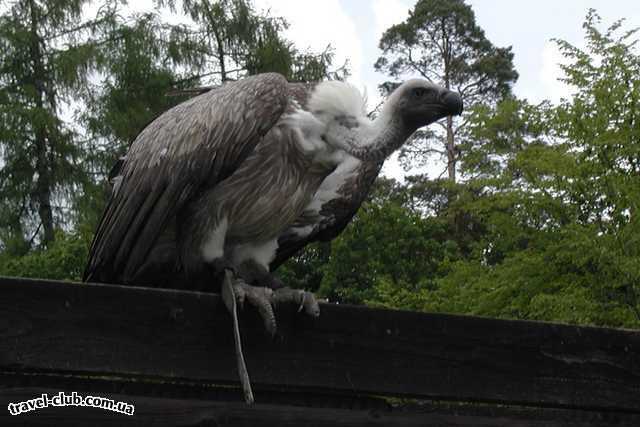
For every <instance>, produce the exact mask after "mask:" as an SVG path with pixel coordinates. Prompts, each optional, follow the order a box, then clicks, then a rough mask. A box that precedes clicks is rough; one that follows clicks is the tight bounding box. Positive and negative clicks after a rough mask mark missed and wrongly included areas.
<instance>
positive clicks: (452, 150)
mask: <svg viewBox="0 0 640 427" xmlns="http://www.w3.org/2000/svg"><path fill="white" fill-rule="evenodd" d="M456 162H457V159H456V144H455V140H454V138H453V118H452V117H451V116H447V171H448V172H449V180H450V181H451V182H456Z"/></svg>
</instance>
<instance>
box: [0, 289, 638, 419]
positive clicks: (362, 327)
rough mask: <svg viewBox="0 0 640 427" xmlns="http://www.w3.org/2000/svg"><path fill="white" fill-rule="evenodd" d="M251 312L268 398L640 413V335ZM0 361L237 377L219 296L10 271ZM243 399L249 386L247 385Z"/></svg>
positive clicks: (3, 296)
mask: <svg viewBox="0 0 640 427" xmlns="http://www.w3.org/2000/svg"><path fill="white" fill-rule="evenodd" d="M321 311H322V313H321V316H320V318H319V319H317V320H313V319H309V318H307V317H305V316H304V315H301V314H298V313H296V311H295V309H294V308H293V307H281V309H280V310H279V311H278V321H279V326H280V335H279V336H278V337H277V338H276V339H275V340H271V339H269V338H267V337H266V336H265V334H264V332H263V329H262V324H261V321H260V319H259V318H258V316H257V314H256V313H255V311H254V310H252V309H250V308H248V309H246V310H245V312H244V313H243V314H242V315H241V328H242V331H243V340H244V342H243V345H244V350H245V356H246V360H247V366H248V369H249V374H250V375H251V379H252V382H253V385H254V389H255V391H256V400H257V402H258V403H260V399H261V394H262V395H263V396H264V395H265V394H268V393H269V392H270V391H272V390H280V391H288V392H300V393H302V392H304V393H338V394H342V395H343V396H363V395H383V396H400V397H413V398H421V399H439V400H451V401H464V402H498V403H502V404H509V405H527V406H535V407H547V408H580V409H586V410H595V411H601V410H602V411H617V412H621V413H631V414H632V413H640V333H638V332H637V331H629V330H614V329H604V328H590V327H576V326H569V325H559V324H550V323H538V322H523V321H506V320H496V319H487V318H479V317H468V316H453V315H442V314H427V313H414V312H403V311H391V310H379V309H370V308H365V307H355V306H346V305H330V304H324V305H322V307H321ZM0 369H1V370H2V371H3V372H4V373H6V374H12V375H14V376H15V375H32V374H34V373H40V374H42V373H45V374H46V373H58V374H60V373H64V374H67V375H70V376H82V375H87V374H90V375H101V376H103V377H104V378H110V377H113V378H121V377H128V378H135V379H136V380H137V381H140V382H142V383H144V382H152V381H153V380H156V381H157V380H158V379H162V380H163V381H166V380H176V381H178V380H179V381H192V382H195V383H206V384H215V385H219V386H224V385H234V386H235V385H237V373H236V368H235V359H234V355H233V345H232V335H231V322H230V318H229V316H228V313H227V312H226V310H225V308H224V305H223V304H222V301H221V300H220V298H219V297H218V296H217V295H214V294H203V293H196V292H179V291H171V290H157V289H148V288H134V287H121V286H111V285H86V284H70V283H62V282H53V281H41V280H27V279H15V278H0ZM237 397H238V399H239V398H240V393H239V392H238V394H237Z"/></svg>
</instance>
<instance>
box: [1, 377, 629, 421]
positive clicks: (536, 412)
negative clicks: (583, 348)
mask: <svg viewBox="0 0 640 427" xmlns="http://www.w3.org/2000/svg"><path fill="white" fill-rule="evenodd" d="M59 392H60V389H42V388H33V387H32V388H14V389H3V388H1V387H0V399H2V401H3V402H5V401H8V402H19V401H25V400H28V399H33V398H35V397H39V396H41V395H42V394H43V393H46V394H47V395H48V396H55V395H56V394H58V393H59ZM66 392H67V393H68V394H69V395H70V394H71V390H66ZM79 395H81V396H87V395H89V394H88V393H87V394H85V393H79ZM91 395H92V396H97V397H106V398H109V399H113V400H114V401H116V402H126V403H129V404H131V405H133V406H134V408H135V411H134V413H133V415H132V416H127V415H124V414H119V413H114V412H110V411H107V410H103V409H100V408H87V407H75V406H69V407H49V408H44V409H38V410H36V411H33V412H29V413H26V414H20V415H17V416H11V415H9V414H8V413H4V414H0V423H1V425H2V426H7V427H8V426H24V425H28V426H34V427H37V426H52V425H64V426H82V427H84V426H87V425H90V426H118V427H120V426H149V425H153V426H155V427H173V426H182V427H189V426H193V427H200V426H216V427H254V426H261V427H299V426H303V425H305V426H314V427H360V426H369V427H373V426H380V427H412V426H415V427H418V426H420V427H421V426H425V425H429V426H451V427H477V426H479V425H481V426H483V427H505V426H507V427H514V426H515V427H528V426H531V427H606V426H637V425H640V415H638V414H624V413H623V414H616V413H606V412H592V411H579V410H566V409H550V408H512V407H504V406H486V405H485V406H483V405H472V404H457V405H451V404H442V403H437V402H425V403H421V404H419V405H412V406H405V407H402V406H401V407H396V408H388V409H373V410H371V409H344V408H330V407H304V406H294V405H287V404H279V405H275V404H261V403H258V404H255V405H253V406H247V405H245V404H244V403H241V402H223V401H222V402H221V401H206V400H195V399H190V400H189V399H171V398H166V397H147V396H132V395H123V394H110V393H107V394H103V393H92V394H91Z"/></svg>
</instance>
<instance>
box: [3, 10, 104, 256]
mask: <svg viewBox="0 0 640 427" xmlns="http://www.w3.org/2000/svg"><path fill="white" fill-rule="evenodd" d="M86 4H87V1H85V0H61V1H56V2H42V1H38V0H20V1H15V2H13V3H12V4H11V6H10V7H9V8H8V9H7V10H6V11H5V12H4V13H3V14H2V15H1V16H0V49H1V50H2V52H3V55H2V57H0V84H1V85H2V87H1V88H0V156H1V157H0V162H2V171H1V172H0V198H1V199H2V208H0V241H1V242H2V245H3V246H4V249H5V250H9V251H13V252H16V253H20V252H24V251H25V250H28V249H29V248H30V246H31V244H32V243H33V242H39V243H41V244H42V245H43V246H47V245H49V244H51V243H52V242H53V241H54V239H55V228H56V226H58V225H61V224H63V223H64V221H65V220H64V214H65V210H64V208H63V206H61V205H63V204H64V203H65V198H66V197H67V196H68V195H69V192H70V190H71V188H72V185H73V183H74V182H75V181H77V180H78V179H81V177H82V175H83V174H84V171H83V169H82V165H81V158H82V155H83V153H81V152H80V151H79V150H78V147H77V146H76V145H75V144H74V143H73V142H74V135H75V130H74V128H73V126H71V125H70V124H69V123H68V122H67V121H65V120H64V119H63V118H62V110H63V109H64V108H66V106H68V105H69V104H70V103H71V102H72V100H73V99H74V92H75V91H77V90H78V89H79V88H80V87H81V86H82V85H83V84H85V83H86V81H87V79H88V78H89V75H90V73H91V71H92V70H93V69H94V67H95V64H96V62H95V60H96V56H95V52H96V45H97V42H96V41H95V40H96V39H100V38H101V37H102V36H103V35H104V34H105V33H106V32H107V31H108V30H109V28H110V27H111V26H112V25H113V23H114V21H115V17H116V12H117V9H116V6H117V4H116V3H115V2H108V3H105V6H104V7H103V8H101V9H100V11H99V13H98V15H97V16H96V17H95V18H94V19H91V20H85V19H84V18H83V7H84V6H85V5H86ZM89 36H91V37H89ZM90 38H91V39H93V40H90Z"/></svg>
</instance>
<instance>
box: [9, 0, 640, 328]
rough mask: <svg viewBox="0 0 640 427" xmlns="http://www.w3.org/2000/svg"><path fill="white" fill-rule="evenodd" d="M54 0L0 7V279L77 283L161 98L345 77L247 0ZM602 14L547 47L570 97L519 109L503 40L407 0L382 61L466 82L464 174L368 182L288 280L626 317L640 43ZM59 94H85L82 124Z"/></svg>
mask: <svg viewBox="0 0 640 427" xmlns="http://www.w3.org/2000/svg"><path fill="white" fill-rule="evenodd" d="M49 3H51V2H49ZM49 3H47V4H45V5H43V4H42V3H41V2H35V1H34V2H32V1H29V0H24V1H18V2H15V3H13V4H12V6H11V7H10V8H9V9H8V12H6V13H4V14H3V15H2V16H0V47H1V48H2V49H3V51H4V52H8V54H7V55H4V56H3V57H1V58H0V83H1V84H2V87H1V88H0V164H1V165H2V170H1V171H0V198H1V203H0V274H2V275H15V276H28V277H43V278H55V279H65V280H77V279H79V278H80V276H81V273H82V270H83V268H84V263H85V260H86V256H87V250H88V245H89V242H90V240H91V235H92V233H93V230H94V227H95V224H96V222H97V220H98V218H99V215H100V212H101V211H102V208H103V205H104V202H105V200H106V197H107V195H108V193H109V186H108V183H107V181H106V176H107V174H108V171H109V168H110V166H111V163H112V162H113V161H114V160H115V159H116V157H117V156H119V155H121V154H122V153H124V151H125V150H126V147H127V146H128V144H129V143H130V142H131V140H132V139H133V138H135V136H136V135H137V133H138V132H139V131H140V129H142V128H143V127H144V126H145V125H146V123H147V122H149V121H150V120H152V119H153V118H154V117H155V116H156V115H158V114H160V113H161V112H162V111H164V110H165V109H167V108H169V107H170V106H171V105H173V104H174V103H177V102H179V101H181V100H182V99H183V98H181V97H180V96H169V97H167V96H165V95H166V94H167V93H170V92H171V93H174V92H178V93H179V92H180V91H181V90H182V89H185V88H188V87H191V86H192V85H194V84H213V85H215V84H219V83H220V82H222V81H223V80H225V79H231V78H241V77H243V76H245V75H247V74H252V73H257V72H263V71H279V72H282V73H283V74H285V75H287V76H288V78H290V79H291V80H300V81H307V80H315V79H318V78H321V77H330V78H340V77H343V76H344V75H345V71H346V70H345V69H339V70H337V72H331V71H330V70H329V66H330V63H331V60H332V52H331V50H330V49H328V50H327V51H326V52H322V53H319V54H316V53H312V52H302V51H299V50H298V49H297V48H296V47H295V46H294V45H293V44H292V43H291V42H289V41H287V40H286V39H284V38H283V37H282V30H283V29H284V28H286V23H285V22H284V21H283V20H282V19H280V18H274V17H270V16H268V15H260V14H257V13H256V12H255V11H254V10H253V7H252V5H251V3H250V2H248V1H245V0H224V1H218V2H212V1H186V2H183V3H182V4H183V11H184V12H186V14H187V15H188V16H190V17H191V18H192V19H193V20H194V26H193V27H187V26H181V25H178V26H174V25H168V24H167V23H165V22H163V21H162V20H161V19H160V18H159V16H158V15H154V14H146V15H139V16H135V17H130V19H127V20H124V19H121V18H120V17H118V15H117V13H116V12H117V8H116V3H115V2H107V3H105V5H107V6H105V7H103V8H101V9H100V12H99V14H98V16H97V17H96V18H95V19H91V20H87V21H85V20H82V19H81V16H82V15H81V14H80V10H81V9H82V6H83V5H84V4H85V2H82V1H79V0H78V1H72V0H66V1H61V2H53V3H51V4H49ZM54 3H55V4H54ZM158 3H160V4H161V5H168V6H169V7H174V6H175V5H173V3H172V2H170V1H160V2H158ZM32 12H33V13H35V15H34V14H32ZM599 25H600V20H599V17H598V16H597V14H596V13H595V12H594V11H590V12H589V14H588V15H587V19H586V22H585V24H584V28H585V32H586V39H587V45H586V48H585V49H578V48H577V47H575V46H572V45H570V44H569V43H566V42H564V41H558V42H557V43H558V45H559V47H560V49H561V51H562V52H563V54H564V55H565V56H566V58H567V60H568V62H567V64H566V65H564V66H563V69H564V71H565V73H566V79H565V81H566V82H567V83H568V84H569V85H571V87H572V89H573V92H574V95H573V97H572V98H571V99H567V100H563V101H562V102H561V103H560V104H559V105H552V104H550V103H549V102H543V103H541V104H539V105H530V104H528V103H527V102H526V101H523V100H519V99H516V98H514V97H513V96H511V95H510V94H509V86H510V84H511V83H512V82H513V81H514V80H515V78H516V77H517V74H516V73H515V71H514V70H513V66H512V64H511V60H512V54H511V52H510V50H509V49H501V48H496V47H494V46H493V45H491V43H490V42H488V41H487V39H486V37H485V36H484V33H483V32H482V30H481V29H480V28H479V27H478V26H477V25H476V24H475V18H474V16H473V12H472V10H471V8H470V7H469V6H468V5H466V4H465V3H464V2H463V1H440V0H421V1H419V2H418V3H417V4H416V6H415V8H414V9H413V11H412V12H411V15H410V16H409V18H408V19H407V20H406V21H405V22H403V23H401V24H399V25H397V26H394V27H392V28H390V29H389V30H388V31H387V32H386V33H385V35H384V36H383V39H382V41H381V47H382V48H383V56H382V57H381V58H380V60H379V61H378V63H377V67H378V68H379V69H381V70H384V71H386V72H388V73H389V74H390V75H391V76H393V77H400V76H404V75H406V74H409V73H418V74H424V75H426V76H428V77H431V78H432V79H434V80H439V81H441V82H444V83H446V84H448V85H449V86H451V87H452V88H454V89H457V90H461V91H463V94H464V95H465V96H466V97H467V98H468V99H467V100H466V105H467V107H468V110H467V113H466V114H467V115H466V116H465V117H464V119H463V120H464V122H465V123H466V124H465V125H464V126H463V127H461V128H460V129H459V131H456V134H455V136H456V144H455V146H453V148H454V149H455V150H454V152H455V153H454V154H455V162H456V163H457V166H456V167H457V170H458V171H460V172H462V175H463V176H464V178H465V179H464V180H463V181H459V182H455V180H451V179H436V180H433V179H429V178H428V177H425V176H413V177H410V178H408V179H407V182H406V183H405V184H400V183H397V182H395V181H393V180H386V179H379V180H378V181H377V183H376V185H375V188H374V190H373V192H372V193H371V195H370V197H369V199H368V200H367V202H365V204H364V205H363V206H362V207H361V209H360V210H359V212H358V213H357V215H356V217H355V218H354V220H353V222H352V223H351V224H350V225H349V226H348V227H347V229H346V230H345V231H344V233H343V234H341V235H340V236H339V237H338V238H337V239H335V240H334V241H333V242H331V243H321V244H314V245H311V246H309V247H307V248H305V250H304V251H302V252H301V253H300V254H299V255H298V256H296V257H294V258H293V259H291V260H289V261H288V262H287V263H286V264H284V265H283V266H282V267H281V268H280V269H279V270H278V274H279V276H280V277H281V279H282V280H283V281H284V282H285V283H287V284H288V285H291V286H294V287H299V288H306V289H309V290H312V291H317V292H318V293H319V294H320V295H322V296H325V297H328V298H329V299H330V300H332V301H339V302H345V303H358V304H363V303H364V304H369V305H374V306H382V307H391V308H402V309H412V310H427V311H435V312H448V313H469V314H477V315H483V316H495V317H505V318H518V319H535V320H553V321H562V322H569V323H582V324H594V325H606V326H622V327H633V328H639V327H640V300H639V299H638V298H639V297H638V295H639V294H640V219H639V217H638V204H639V203H640V190H639V189H640V126H638V123H640V78H639V77H638V76H640V56H639V55H638V50H637V49H638V48H637V46H636V44H635V43H636V37H637V36H636V33H635V31H624V30H623V23H622V22H616V23H614V25H612V26H611V27H610V28H608V29H607V30H606V31H601V30H599V28H598V27H599ZM34 41H37V42H38V43H36V44H37V49H35V46H36V44H34ZM444 41H446V43H445V44H443V43H444ZM407 49H415V51H414V53H416V54H417V55H412V57H411V58H409V57H408V56H406V55H405V54H404V53H405V52H406V50H407ZM418 53H419V54H418ZM37 64H40V65H39V66H36V65H37ZM174 94H175V93H174ZM61 105H66V106H70V105H78V106H79V107H78V110H79V111H78V112H77V114H76V117H75V119H77V120H78V123H71V122H70V121H69V122H68V121H65V120H64V119H63V118H62V117H61V115H60V110H61ZM67 108H68V107H67ZM453 124H455V123H448V124H446V125H444V129H445V133H446V132H448V131H447V129H449V131H452V130H453V127H450V128H449V127H448V126H449V125H451V126H453ZM421 135H422V136H423V137H425V138H434V137H437V132H436V133H433V134H425V133H423V134H421ZM448 141H449V140H448ZM449 142H450V141H449ZM423 148H424V147H423ZM432 148H433V147H432ZM450 148H452V146H447V147H446V150H445V155H448V154H451V153H450V152H449V149H450ZM47 206H51V207H52V208H51V212H49V213H47ZM48 216H49V217H50V218H51V221H49V222H50V223H49V224H47V225H46V224H45V223H47V221H48V220H47V217H48ZM45 228H46V230H45ZM52 233H54V234H53V237H52ZM43 243H47V244H46V245H44V244H43Z"/></svg>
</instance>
